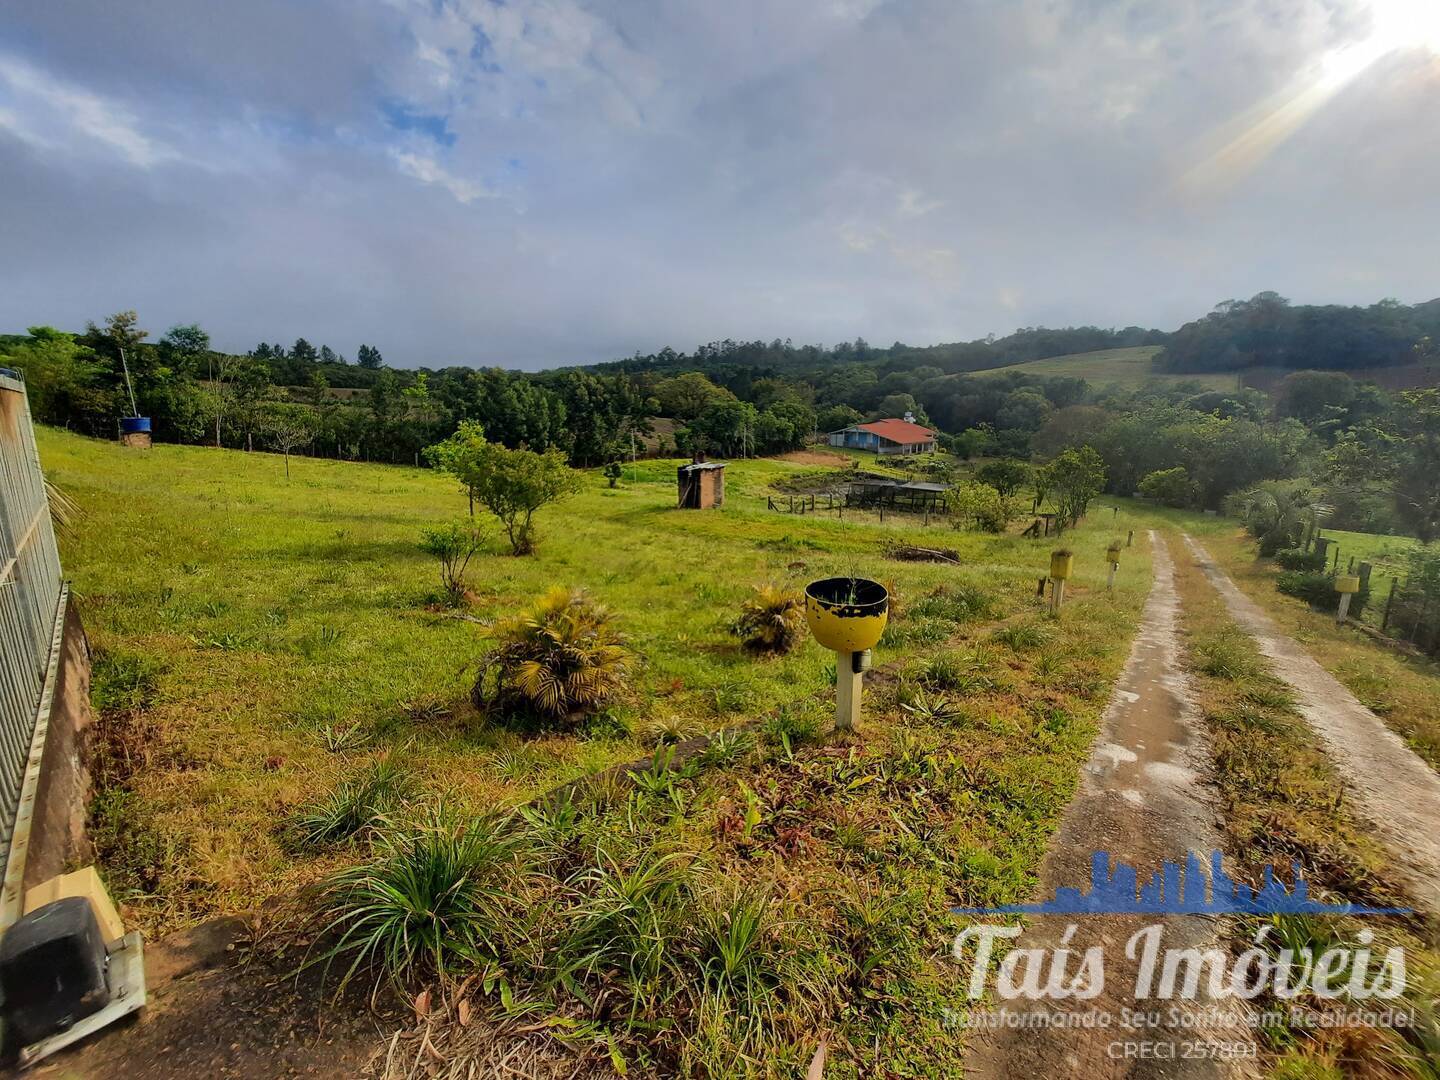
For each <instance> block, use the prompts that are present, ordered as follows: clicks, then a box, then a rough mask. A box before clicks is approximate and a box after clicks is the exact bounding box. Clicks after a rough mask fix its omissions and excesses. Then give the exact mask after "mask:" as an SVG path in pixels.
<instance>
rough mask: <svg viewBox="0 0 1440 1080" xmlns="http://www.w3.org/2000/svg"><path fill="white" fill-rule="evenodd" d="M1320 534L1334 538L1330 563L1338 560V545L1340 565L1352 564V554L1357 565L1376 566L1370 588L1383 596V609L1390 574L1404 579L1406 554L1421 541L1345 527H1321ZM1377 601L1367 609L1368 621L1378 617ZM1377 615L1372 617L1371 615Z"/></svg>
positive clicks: (1331, 539)
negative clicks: (1336, 551) (1360, 531)
mask: <svg viewBox="0 0 1440 1080" xmlns="http://www.w3.org/2000/svg"><path fill="white" fill-rule="evenodd" d="M1320 535H1321V536H1324V537H1327V538H1328V539H1329V540H1330V541H1331V545H1330V550H1329V551H1328V552H1327V553H1326V554H1327V557H1328V558H1329V559H1330V562H1331V564H1333V563H1334V560H1335V549H1336V548H1337V547H1338V548H1339V549H1340V568H1341V569H1342V570H1344V569H1345V568H1346V567H1347V566H1349V565H1350V559H1351V557H1352V556H1353V557H1354V559H1355V565H1356V566H1357V567H1358V566H1359V565H1360V564H1361V563H1362V562H1368V563H1370V564H1371V565H1372V566H1374V567H1375V570H1374V574H1373V575H1372V577H1371V579H1370V588H1371V589H1372V590H1374V591H1376V595H1377V596H1378V598H1379V599H1380V603H1379V605H1378V607H1379V608H1380V609H1381V610H1382V611H1383V609H1384V598H1385V596H1386V595H1388V594H1389V589H1390V578H1391V577H1392V576H1393V575H1397V574H1398V575H1399V576H1400V578H1401V580H1404V577H1405V556H1406V555H1407V554H1408V553H1410V552H1411V551H1414V550H1415V549H1416V548H1417V547H1419V543H1420V542H1419V541H1418V540H1416V539H1415V538H1414V537H1410V536H1381V535H1380V534H1378V533H1359V532H1346V531H1345V530H1343V529H1323V528H1322V529H1321V530H1320ZM1376 606H1377V605H1376V604H1374V603H1373V602H1372V604H1371V607H1370V610H1369V611H1368V612H1367V621H1377V622H1378V619H1379V616H1378V615H1375V613H1374V609H1375V607H1376ZM1371 615H1373V616H1374V618H1373V619H1371V618H1370V616H1371Z"/></svg>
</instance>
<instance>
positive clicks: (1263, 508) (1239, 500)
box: [1232, 481, 1329, 555]
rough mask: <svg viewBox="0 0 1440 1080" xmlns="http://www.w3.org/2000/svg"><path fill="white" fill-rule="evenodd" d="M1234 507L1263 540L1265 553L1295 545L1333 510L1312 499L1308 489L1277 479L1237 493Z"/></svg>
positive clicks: (1261, 542) (1258, 537)
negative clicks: (1297, 487) (1307, 531)
mask: <svg viewBox="0 0 1440 1080" xmlns="http://www.w3.org/2000/svg"><path fill="white" fill-rule="evenodd" d="M1232 506H1233V507H1234V508H1235V509H1236V510H1238V511H1239V512H1240V514H1241V516H1242V517H1244V519H1245V523H1246V526H1247V527H1248V528H1249V530H1250V532H1251V533H1252V534H1253V535H1254V536H1255V537H1256V539H1258V540H1259V541H1260V554H1262V555H1273V554H1275V552H1277V551H1279V550H1280V549H1281V548H1289V547H1294V546H1295V545H1296V544H1298V543H1299V542H1300V540H1301V538H1302V537H1303V536H1304V535H1305V533H1306V530H1307V529H1311V528H1314V526H1315V525H1317V524H1318V523H1319V520H1320V518H1321V517H1322V516H1323V515H1324V514H1326V513H1327V512H1328V511H1329V507H1326V506H1324V505H1322V504H1320V503H1318V502H1315V501H1313V500H1311V499H1310V498H1309V492H1308V491H1306V490H1304V489H1296V488H1295V487H1294V486H1293V485H1287V484H1284V483H1280V482H1277V481H1271V482H1267V483H1264V484H1260V485H1259V486H1257V487H1254V488H1251V489H1250V490H1249V491H1245V492H1242V493H1240V494H1239V495H1236V496H1233V498H1232Z"/></svg>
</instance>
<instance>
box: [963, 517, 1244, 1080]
mask: <svg viewBox="0 0 1440 1080" xmlns="http://www.w3.org/2000/svg"><path fill="white" fill-rule="evenodd" d="M1150 547H1151V550H1152V552H1153V554H1154V567H1155V571H1154V572H1155V577H1154V582H1153V584H1152V586H1151V590H1150V595H1149V596H1148V597H1147V599H1146V601H1145V609H1144V612H1143V613H1142V615H1141V623H1140V628H1139V631H1138V632H1137V634H1136V637H1135V641H1134V644H1133V645H1132V646H1131V650H1130V656H1129V659H1128V660H1127V661H1126V664H1125V669H1124V671H1123V672H1122V673H1121V675H1120V678H1119V680H1118V681H1117V682H1116V684H1115V690H1114V692H1113V693H1112V695H1111V698H1110V703H1109V705H1108V706H1107V707H1106V710H1105V715H1104V717H1103V718H1102V721H1101V732H1100V736H1099V739H1098V741H1097V742H1096V744H1095V747H1094V748H1093V750H1092V751H1091V755H1090V759H1089V761H1088V762H1087V764H1086V766H1085V772H1084V774H1083V775H1082V777H1081V782H1080V789H1079V791H1078V792H1077V793H1076V795H1075V798H1074V799H1073V800H1072V801H1071V803H1070V805H1069V807H1068V808H1067V809H1066V811H1065V816H1064V819H1063V820H1062V822H1061V825H1060V829H1059V831H1058V832H1057V833H1056V836H1055V838H1054V840H1053V841H1052V843H1051V846H1050V851H1049V853H1048V854H1047V855H1046V858H1045V862H1044V864H1043V866H1042V868H1041V873H1040V880H1041V889H1040V892H1041V895H1042V897H1046V898H1048V897H1050V896H1053V895H1054V892H1055V889H1056V887H1057V886H1062V885H1068V886H1083V885H1085V883H1086V882H1088V880H1089V876H1090V856H1091V852H1094V851H1108V852H1110V854H1111V856H1112V857H1113V858H1114V859H1116V860H1118V861H1123V862H1125V863H1127V864H1129V865H1131V866H1134V867H1136V868H1137V869H1139V870H1140V871H1141V874H1142V879H1143V877H1145V876H1148V873H1149V872H1152V871H1157V870H1159V868H1160V865H1161V863H1162V862H1164V861H1166V860H1169V861H1171V862H1183V861H1184V859H1185V856H1186V854H1187V853H1188V852H1191V851H1194V852H1196V853H1197V854H1202V858H1203V853H1204V852H1208V851H1211V850H1214V849H1216V848H1219V847H1220V836H1219V832H1218V830H1217V829H1216V827H1215V822H1216V820H1217V817H1218V813H1219V812H1218V810H1217V808H1216V807H1215V806H1214V805H1213V804H1212V802H1211V800H1210V798H1209V795H1208V789H1207V788H1206V787H1205V786H1204V785H1203V784H1202V782H1201V779H1200V778H1201V776H1202V775H1203V772H1204V770H1205V768H1206V764H1207V762H1208V758H1209V750H1208V745H1207V743H1206V741H1205V739H1204V736H1203V727H1202V719H1201V716H1200V714H1199V710H1198V709H1197V708H1196V707H1195V705H1194V704H1193V701H1192V699H1191V696H1190V693H1189V688H1190V680H1189V677H1188V676H1187V674H1186V672H1185V669H1184V667H1183V664H1182V649H1181V638H1180V597H1179V594H1178V592H1177V591H1176V588H1175V568H1174V564H1173V563H1172V562H1171V559H1170V553H1169V550H1168V548H1167V547H1166V545H1165V542H1164V541H1163V540H1162V539H1161V538H1160V537H1159V536H1158V535H1157V534H1156V533H1155V532H1154V531H1153V530H1152V531H1151V532H1150ZM1027 918H1028V919H1029V924H1028V925H1027V926H1026V929H1025V931H1024V932H1023V933H1022V934H1021V936H1020V937H1019V939H1017V941H1016V943H1015V946H1016V947H1017V948H1023V949H1036V948H1038V949H1047V950H1048V949H1054V948H1056V947H1058V946H1059V945H1060V944H1061V939H1062V937H1063V936H1064V935H1065V933H1066V932H1067V928H1068V927H1070V926H1072V925H1073V926H1075V928H1076V929H1075V933H1074V936H1073V937H1071V938H1070V939H1069V941H1068V943H1067V945H1066V947H1067V948H1069V949H1070V950H1071V952H1072V953H1073V954H1074V955H1076V956H1078V955H1080V954H1082V953H1083V951H1084V950H1085V949H1086V948H1089V947H1090V946H1093V945H1101V946H1103V947H1104V948H1105V957H1106V971H1105V991H1104V993H1103V994H1102V995H1100V996H1099V997H1097V998H1095V999H1094V1000H1092V1001H1083V1002H1066V1001H1058V1002H1057V1001H1045V1000H1042V1001H1040V1002H1038V1003H1036V1004H1029V1003H1027V1002H1025V1001H1024V1000H1023V999H1018V1000H1017V1001H1015V1002H1012V1003H1009V1004H1008V1006H1007V1007H1008V1008H1009V1009H1010V1010H1011V1011H1012V1012H1019V1013H1022V1014H1023V1013H1053V1012H1057V1011H1058V1012H1064V1011H1073V1012H1076V1013H1083V1012H1086V1011H1090V1010H1094V1011H1096V1012H1107V1013H1110V1014H1111V1015H1112V1016H1114V1017H1115V1018H1116V1019H1117V1020H1118V1018H1119V1016H1120V1013H1121V1010H1122V1009H1126V1008H1129V1009H1132V1010H1136V1011H1142V1010H1153V1009H1159V1010H1160V1011H1161V1012H1162V1013H1163V1012H1165V1011H1167V1010H1168V1007H1169V1006H1170V1005H1172V1004H1173V1005H1176V1006H1178V1007H1180V1009H1181V1010H1182V1011H1184V1010H1186V1009H1188V1010H1190V1011H1192V1012H1194V1011H1201V1010H1204V1009H1205V1008H1206V1007H1207V1006H1211V1005H1216V1004H1217V1003H1215V1002H1213V1001H1210V1000H1207V999H1205V998H1203V997H1202V998H1199V999H1197V1000H1195V1001H1193V1002H1189V1003H1182V1002H1163V1001H1161V1002H1157V1001H1147V1000H1137V999H1136V998H1135V997H1134V996H1133V995H1134V989H1135V981H1136V970H1137V965H1136V963H1135V961H1132V960H1130V959H1128V958H1127V957H1126V956H1125V948H1124V946H1125V943H1126V941H1127V940H1129V938H1130V936H1131V935H1132V934H1133V933H1135V931H1137V930H1139V929H1141V928H1142V927H1146V926H1151V925H1154V924H1155V923H1160V924H1161V925H1162V926H1163V931H1162V933H1163V939H1162V940H1163V943H1164V945H1165V946H1166V947H1173V948H1187V949H1207V948H1211V947H1220V948H1223V945H1222V943H1221V942H1220V940H1219V933H1220V929H1221V927H1220V923H1219V921H1218V920H1216V919H1212V918H1207V917H1203V916H1196V915H1171V916H1158V915H1085V916H1080V917H1071V916H1066V915H1037V916H1027ZM1003 1004H1005V1003H1002V1002H997V1007H998V1006H999V1005H1003ZM1218 1005H1219V1007H1220V1008H1224V1007H1225V1005H1224V1003H1218ZM1206 1039H1210V1040H1223V1041H1226V1042H1233V1043H1246V1044H1249V1043H1250V1041H1251V1040H1250V1038H1249V1035H1248V1033H1247V1032H1244V1031H1232V1030H1216V1029H1214V1028H1207V1027H1205V1026H1204V1025H1203V1024H1201V1025H1199V1026H1197V1027H1185V1026H1183V1025H1177V1026H1161V1027H1156V1028H1144V1029H1140V1030H1137V1031H1133V1032H1126V1031H1123V1030H1117V1029H1116V1028H1111V1029H1108V1030H1106V1029H1078V1030H1077V1029H1073V1028H1072V1029H1068V1030H1067V1029H1057V1028H1044V1027H1040V1028H1028V1029H1027V1028H1023V1027H1021V1028H1014V1029H1004V1030H1001V1031H996V1032H986V1033H985V1035H984V1036H983V1037H980V1038H979V1039H978V1040H977V1043H976V1045H975V1047H974V1048H973V1049H972V1051H971V1069H972V1071H973V1074H974V1075H975V1076H977V1077H984V1078H990V1080H1001V1078H1004V1080H1009V1078H1020V1077H1024V1078H1038V1077H1051V1076H1084V1077H1087V1078H1091V1077H1094V1078H1113V1077H1132V1078H1147V1080H1148V1078H1155V1077H1167V1078H1185V1080H1189V1078H1210V1077H1233V1076H1241V1075H1249V1074H1250V1072H1251V1068H1250V1065H1249V1063H1248V1062H1245V1061H1244V1060H1243V1059H1241V1060H1239V1061H1237V1060H1234V1059H1231V1060H1229V1061H1225V1060H1217V1059H1208V1060H1207V1059H1192V1060H1185V1059H1184V1058H1183V1057H1182V1056H1181V1050H1180V1047H1181V1044H1183V1043H1187V1042H1194V1041H1197V1040H1206ZM1117 1040H1119V1041H1125V1040H1137V1041H1139V1040H1152V1041H1154V1042H1156V1043H1161V1044H1168V1046H1169V1048H1170V1050H1171V1052H1172V1053H1173V1054H1174V1058H1173V1059H1171V1060H1165V1059H1163V1058H1162V1059H1155V1058H1152V1059H1149V1060H1135V1059H1127V1058H1124V1057H1118V1058H1117V1057H1116V1056H1115V1052H1114V1050H1113V1049H1112V1047H1113V1044H1115V1043H1116V1041H1117Z"/></svg>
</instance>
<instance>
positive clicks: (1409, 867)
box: [1185, 535, 1440, 913]
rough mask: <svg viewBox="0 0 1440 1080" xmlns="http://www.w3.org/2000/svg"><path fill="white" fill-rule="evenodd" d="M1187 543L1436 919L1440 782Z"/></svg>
mask: <svg viewBox="0 0 1440 1080" xmlns="http://www.w3.org/2000/svg"><path fill="white" fill-rule="evenodd" d="M1185 542H1186V544H1188V545H1189V547H1190V550H1191V552H1192V553H1193V554H1194V556H1195V558H1196V560H1197V561H1198V562H1199V564H1200V567H1201V569H1202V570H1204V571H1205V576H1206V577H1207V578H1208V579H1209V580H1210V583H1211V584H1212V585H1214V586H1215V588H1216V590H1217V591H1218V592H1219V593H1220V596H1221V598H1222V599H1223V600H1224V601H1225V606H1226V608H1228V609H1229V612H1230V616H1231V618H1233V619H1234V620H1235V621H1236V623H1238V624H1239V625H1240V627H1241V629H1243V630H1244V631H1245V632H1246V633H1248V634H1250V635H1251V636H1252V637H1253V638H1254V639H1255V641H1256V643H1257V644H1258V645H1259V647H1260V651H1261V652H1263V653H1264V654H1265V655H1266V656H1267V657H1268V658H1269V659H1270V662H1271V666H1272V668H1273V669H1274V672H1275V675H1276V676H1277V677H1278V678H1280V679H1283V680H1284V681H1285V682H1287V683H1289V684H1290V686H1291V688H1292V689H1293V690H1294V691H1295V696H1296V702H1297V704H1298V706H1299V709H1300V712H1301V715H1303V716H1304V717H1305V720H1306V722H1308V723H1309V725H1310V726H1311V728H1313V729H1314V731H1315V733H1316V734H1317V735H1318V736H1319V737H1320V740H1321V742H1323V743H1324V745H1325V750H1326V752H1327V753H1328V754H1329V755H1330V758H1331V760H1332V761H1334V762H1335V764H1336V766H1337V767H1338V769H1339V771H1340V773H1341V774H1342V775H1343V776H1345V777H1346V779H1347V780H1348V781H1349V791H1350V795H1351V796H1352V798H1353V800H1354V805H1355V807H1356V809H1357V812H1358V813H1359V815H1360V816H1361V817H1363V818H1364V819H1365V820H1367V821H1368V822H1369V823H1370V824H1371V825H1373V826H1374V827H1375V830H1376V831H1377V832H1378V833H1379V834H1380V836H1381V837H1382V838H1383V839H1384V841H1385V843H1386V845H1387V846H1388V847H1389V849H1390V850H1391V852H1392V853H1393V854H1394V855H1395V865H1394V866H1393V867H1392V868H1391V870H1392V873H1393V874H1394V876H1395V877H1396V879H1397V880H1399V881H1401V882H1402V883H1403V884H1404V885H1405V886H1406V888H1407V889H1408V890H1409V891H1410V895H1411V896H1413V897H1415V899H1416V900H1417V901H1418V902H1419V903H1420V904H1421V905H1422V906H1424V907H1425V908H1426V910H1428V911H1430V912H1431V913H1440V776H1437V775H1436V773H1435V771H1434V770H1433V769H1431V768H1430V767H1429V766H1428V765H1426V764H1425V762H1424V761H1423V760H1421V758H1420V757H1419V756H1417V755H1416V754H1415V752H1414V751H1412V750H1411V749H1410V748H1409V747H1407V746H1406V745H1405V743H1404V742H1403V741H1402V740H1401V738H1400V736H1398V735H1396V734H1395V733H1394V732H1393V731H1391V730H1390V729H1389V728H1388V727H1386V726H1385V724H1384V722H1382V721H1381V719H1380V718H1379V717H1378V716H1376V715H1375V714H1374V713H1373V712H1371V711H1370V710H1369V709H1367V708H1366V707H1365V706H1364V705H1361V704H1360V702H1359V701H1357V700H1356V699H1355V695H1354V694H1352V693H1350V691H1349V690H1347V689H1345V687H1344V685H1342V684H1341V683H1340V681H1339V680H1338V679H1336V678H1335V677H1334V676H1333V675H1331V674H1330V673H1329V672H1328V671H1326V670H1325V669H1324V668H1322V667H1321V666H1320V665H1319V664H1317V663H1316V662H1315V661H1314V660H1313V659H1311V658H1310V655H1309V654H1308V653H1307V652H1305V650H1304V649H1302V648H1301V647H1300V646H1299V645H1298V644H1296V643H1295V641H1294V639H1293V638H1290V637H1288V636H1286V635H1285V634H1283V633H1281V632H1280V630H1279V629H1278V628H1277V627H1276V626H1275V624H1274V622H1272V621H1271V620H1270V618H1269V617H1268V616H1267V615H1266V614H1265V613H1264V612H1263V611H1261V610H1260V608H1259V606H1258V605H1257V604H1256V603H1255V602H1254V601H1253V600H1251V599H1250V598H1249V597H1248V596H1246V595H1245V594H1244V593H1242V592H1241V591H1240V590H1239V589H1238V588H1236V586H1235V583H1234V582H1233V581H1231V580H1230V577H1229V575H1227V574H1226V573H1225V571H1223V570H1221V569H1220V567H1219V566H1218V565H1216V563H1215V560H1214V559H1212V558H1211V557H1210V553H1209V552H1207V551H1206V550H1205V548H1204V547H1203V546H1202V545H1201V544H1200V543H1199V542H1198V541H1196V540H1195V539H1194V538H1193V537H1191V536H1188V535H1187V536H1186V537H1185Z"/></svg>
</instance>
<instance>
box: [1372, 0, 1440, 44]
mask: <svg viewBox="0 0 1440 1080" xmlns="http://www.w3.org/2000/svg"><path fill="white" fill-rule="evenodd" d="M1370 9H1371V12H1372V14H1373V16H1374V19H1375V32H1374V34H1373V35H1372V36H1371V40H1372V41H1373V42H1375V43H1376V44H1377V45H1382V46H1384V47H1385V48H1386V49H1387V50H1388V49H1411V48H1424V49H1429V50H1430V51H1431V52H1436V53H1440V0H1371V3H1370Z"/></svg>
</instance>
